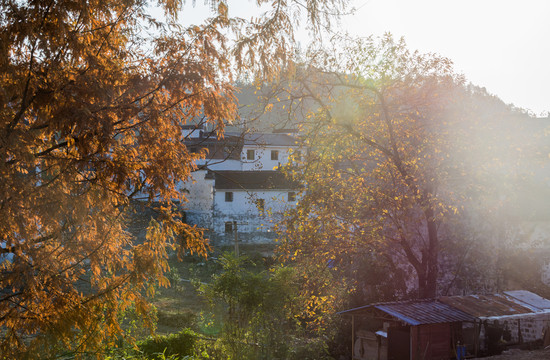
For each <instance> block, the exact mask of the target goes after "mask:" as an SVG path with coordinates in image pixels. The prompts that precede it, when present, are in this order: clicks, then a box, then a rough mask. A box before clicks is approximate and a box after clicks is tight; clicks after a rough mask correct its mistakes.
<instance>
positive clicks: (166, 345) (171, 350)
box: [137, 329, 198, 359]
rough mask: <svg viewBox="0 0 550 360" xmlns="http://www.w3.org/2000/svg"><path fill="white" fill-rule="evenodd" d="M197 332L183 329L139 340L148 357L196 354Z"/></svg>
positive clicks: (144, 353) (157, 357)
mask: <svg viewBox="0 0 550 360" xmlns="http://www.w3.org/2000/svg"><path fill="white" fill-rule="evenodd" d="M197 336H198V335H197V334H196V333H195V332H194V331H192V330H190V329H183V330H182V331H180V332H178V333H176V334H170V335H166V336H155V337H151V338H149V339H146V340H142V341H140V342H138V344H137V345H138V348H139V350H140V351H141V352H142V353H143V355H145V356H146V357H147V358H151V359H161V355H162V354H164V355H165V356H173V355H175V356H180V357H183V356H191V355H193V354H194V348H195V344H196V342H197Z"/></svg>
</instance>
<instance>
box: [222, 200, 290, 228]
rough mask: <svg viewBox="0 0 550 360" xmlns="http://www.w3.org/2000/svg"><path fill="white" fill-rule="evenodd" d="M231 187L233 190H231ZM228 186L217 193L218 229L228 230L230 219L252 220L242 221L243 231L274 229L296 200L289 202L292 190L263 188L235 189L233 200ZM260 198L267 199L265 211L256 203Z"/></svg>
mask: <svg viewBox="0 0 550 360" xmlns="http://www.w3.org/2000/svg"><path fill="white" fill-rule="evenodd" d="M228 191H230V190H228ZM226 192H227V191H225V190H218V191H216V192H215V194H214V223H213V226H214V229H213V230H214V231H215V232H216V233H219V234H221V233H224V232H225V222H226V221H238V222H241V223H244V222H247V223H248V224H246V225H245V224H243V225H239V232H243V233H250V232H255V231H271V230H272V229H273V227H274V225H275V224H276V223H277V222H278V221H280V219H281V216H282V214H283V213H284V211H285V209H286V208H287V207H288V206H292V205H294V204H296V201H291V202H288V200H287V199H288V193H289V192H291V190H288V191H287V190H263V191H249V192H246V191H243V190H233V191H232V192H233V201H232V202H226V201H225V193H226ZM257 199H264V201H265V206H264V212H263V213H261V212H260V210H259V209H258V207H257V205H256V200H257Z"/></svg>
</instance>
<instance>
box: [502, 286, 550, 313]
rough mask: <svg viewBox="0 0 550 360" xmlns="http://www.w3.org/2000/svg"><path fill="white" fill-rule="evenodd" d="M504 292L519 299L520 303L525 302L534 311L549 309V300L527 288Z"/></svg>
mask: <svg viewBox="0 0 550 360" xmlns="http://www.w3.org/2000/svg"><path fill="white" fill-rule="evenodd" d="M504 294H506V295H508V296H510V297H512V298H514V299H517V300H519V301H520V303H521V304H522V305H523V304H525V305H526V306H527V307H529V308H531V309H532V310H533V311H535V312H538V311H544V310H546V309H550V300H548V299H545V298H543V297H542V296H539V295H537V294H534V293H532V292H530V291H527V290H514V291H505V292H504Z"/></svg>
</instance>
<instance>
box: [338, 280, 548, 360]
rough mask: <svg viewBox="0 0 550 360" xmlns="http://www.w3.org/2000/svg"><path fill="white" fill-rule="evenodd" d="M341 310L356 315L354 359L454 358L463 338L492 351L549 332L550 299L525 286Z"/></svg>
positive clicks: (473, 348) (474, 348)
mask: <svg viewBox="0 0 550 360" xmlns="http://www.w3.org/2000/svg"><path fill="white" fill-rule="evenodd" d="M339 314H342V315H350V316H351V319H352V321H351V322H352V349H353V356H352V359H354V360H371V359H375V360H417V359H423V360H438V359H446V360H448V359H450V358H453V359H455V358H456V349H457V344H458V343H459V342H460V344H462V346H466V349H467V352H468V353H470V354H471V355H475V356H477V355H493V354H497V353H499V352H500V351H501V350H502V349H503V346H513V345H521V344H522V343H524V342H535V341H540V340H542V338H543V331H545V329H546V331H550V300H548V299H545V298H543V297H541V296H539V295H537V294H534V293H532V292H529V291H526V290H514V291H505V292H503V293H499V294H490V295H467V296H445V297H440V298H438V299H431V300H414V301H412V300H411V301H401V302H389V303H377V304H371V305H366V306H361V307H358V308H354V309H350V310H345V311H342V312H340V313H339ZM362 319H369V320H370V322H365V321H362ZM373 323H374V325H373ZM376 326H378V327H379V328H381V329H378V328H376ZM377 330H378V331H377ZM548 337H549V338H550V336H548ZM382 338H386V340H385V342H384V341H383V339H382ZM373 339H374V340H376V342H373ZM358 344H359V345H358ZM384 344H386V345H385V346H384ZM373 345H376V346H373Z"/></svg>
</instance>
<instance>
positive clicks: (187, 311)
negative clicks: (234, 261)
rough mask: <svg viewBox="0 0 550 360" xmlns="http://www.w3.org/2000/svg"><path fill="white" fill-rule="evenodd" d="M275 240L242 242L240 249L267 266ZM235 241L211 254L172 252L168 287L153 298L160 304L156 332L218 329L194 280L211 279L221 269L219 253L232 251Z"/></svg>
mask: <svg viewBox="0 0 550 360" xmlns="http://www.w3.org/2000/svg"><path fill="white" fill-rule="evenodd" d="M275 246H276V245H275V244H241V245H240V247H239V251H240V254H241V255H246V256H248V257H249V258H250V259H252V260H253V262H255V263H256V265H257V266H265V267H268V266H269V265H271V264H272V263H273V261H274V260H273V251H274V249H275ZM233 249H234V248H233V246H232V245H227V246H220V247H217V248H216V249H215V250H214V251H213V252H212V253H211V254H209V256H208V258H207V259H205V258H202V257H198V256H185V257H184V258H183V259H182V260H179V259H178V258H177V256H175V255H173V256H171V257H170V259H169V264H170V269H171V270H170V273H169V274H168V275H167V276H168V278H169V279H170V283H171V286H170V287H169V288H159V289H157V293H156V295H155V296H154V297H153V298H151V302H152V304H153V305H154V306H155V307H156V308H157V317H158V321H157V333H158V334H172V333H176V332H178V331H181V330H182V329H183V328H186V327H188V328H191V329H193V330H195V331H199V332H201V333H203V334H205V335H214V334H215V333H217V332H218V331H219V327H220V326H219V324H216V323H215V322H212V321H211V319H210V317H209V314H210V311H211V309H210V307H209V305H208V304H207V303H206V302H205V301H204V300H203V299H202V298H201V297H200V296H199V294H198V293H197V290H196V288H195V285H194V284H193V283H192V281H195V282H196V281H200V282H204V283H208V282H209V281H210V279H211V278H212V275H214V274H217V273H218V272H219V271H220V270H221V266H220V265H219V263H218V262H217V258H218V256H220V255H221V254H222V253H223V252H225V251H233Z"/></svg>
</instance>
